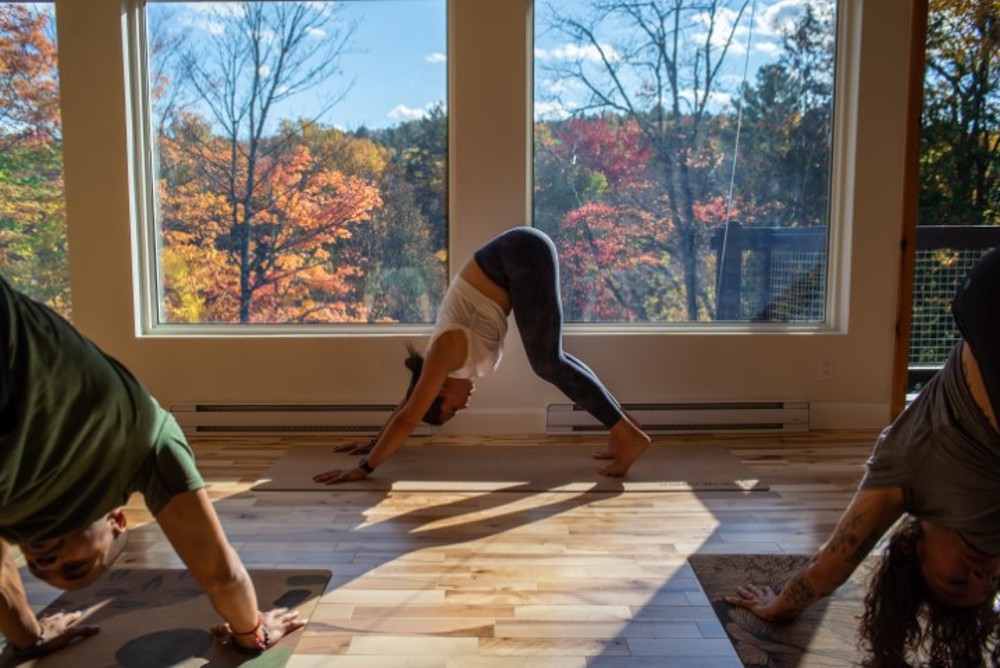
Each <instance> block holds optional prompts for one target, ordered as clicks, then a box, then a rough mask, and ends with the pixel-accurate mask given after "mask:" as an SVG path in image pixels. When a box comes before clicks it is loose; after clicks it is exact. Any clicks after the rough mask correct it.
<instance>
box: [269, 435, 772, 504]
mask: <svg viewBox="0 0 1000 668" xmlns="http://www.w3.org/2000/svg"><path fill="white" fill-rule="evenodd" d="M599 447H600V446H598V445H595V444H589V445H587V444H572V445H566V444H557V445H552V444H547V445H538V444H527V445H506V444H505V445H405V446H403V447H401V448H400V449H399V450H398V451H397V452H396V453H395V454H394V455H393V456H392V458H390V459H389V460H388V461H386V462H385V463H384V464H383V465H382V466H380V467H379V468H378V470H377V471H376V472H375V473H374V474H372V475H370V476H369V477H368V478H366V479H364V480H358V481H354V482H347V483H339V484H336V485H323V484H321V483H317V482H313V480H312V477H313V476H314V475H316V474H317V473H320V472H323V471H327V470H329V469H332V468H351V467H355V466H357V463H358V460H359V459H360V457H359V456H358V455H348V454H343V453H337V452H334V451H333V449H332V448H328V447H323V446H297V447H292V448H289V449H288V450H287V451H286V452H285V453H284V454H283V455H282V456H281V457H279V458H278V459H277V460H276V461H275V463H274V465H273V466H272V467H271V469H270V470H269V471H267V473H266V474H265V475H264V477H263V478H261V479H260V480H259V481H258V482H257V484H255V485H254V486H253V488H252V489H254V490H260V491H304V490H315V491H319V490H366V491H371V490H390V489H391V490H394V491H451V492H456V491H458V492H464V491H476V492H478V491H490V492H495V491H503V490H509V491H524V492H542V491H566V492H602V491H631V492H641V491H647V492H664V491H692V490H694V491H703V490H704V491H708V490H736V491H747V490H765V489H767V485H766V484H764V483H763V482H761V480H759V479H758V478H757V476H755V475H754V474H753V472H751V471H750V470H749V469H747V468H746V467H745V466H744V465H743V464H742V463H741V462H740V461H739V460H738V459H736V458H735V457H734V456H732V455H731V454H730V453H729V452H728V451H727V450H726V449H724V448H722V447H720V446H717V445H711V444H704V443H678V444H661V443H653V444H652V445H650V446H649V448H647V449H646V452H644V453H643V455H642V457H640V458H639V459H638V461H636V462H635V464H633V465H632V468H631V469H630V470H629V472H628V475H627V476H625V477H623V478H607V477H605V476H602V475H600V474H599V473H598V472H597V470H598V469H599V468H600V467H601V466H604V465H605V464H606V463H607V462H603V461H599V460H596V459H593V458H592V457H591V454H592V453H593V452H594V451H596V450H598V449H599Z"/></svg>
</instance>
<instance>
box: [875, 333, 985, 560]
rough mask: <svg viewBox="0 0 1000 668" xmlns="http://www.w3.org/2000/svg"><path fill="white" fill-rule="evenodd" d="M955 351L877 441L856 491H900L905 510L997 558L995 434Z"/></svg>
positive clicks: (958, 352)
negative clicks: (952, 530) (894, 488)
mask: <svg viewBox="0 0 1000 668" xmlns="http://www.w3.org/2000/svg"><path fill="white" fill-rule="evenodd" d="M961 350H962V346H961V345H958V346H956V347H955V349H954V350H953V351H952V353H951V356H950V357H949V359H948V361H947V362H946V363H945V365H944V368H942V369H941V371H940V372H938V374H937V375H936V376H935V377H934V378H933V379H932V380H931V381H930V382H929V383H928V384H927V386H926V387H924V389H923V390H922V391H921V392H920V394H919V395H917V398H916V399H914V400H913V402H912V403H911V404H910V405H909V406H908V407H907V408H906V410H905V411H903V413H902V414H901V415H900V416H899V417H898V418H897V419H896V420H895V421H894V422H893V423H892V425H890V426H889V427H887V428H886V429H885V430H884V431H883V432H882V434H881V435H880V436H879V438H878V441H877V442H876V444H875V450H874V451H873V452H872V455H871V457H870V458H869V459H868V471H867V472H866V474H865V477H864V479H863V480H862V481H861V487H862V488H863V489H871V488H880V487H900V488H902V491H903V505H904V508H905V510H906V512H908V513H910V514H911V515H913V516H915V517H917V518H919V519H923V520H928V521H931V522H934V523H937V524H940V525H942V526H945V527H949V528H951V529H954V530H955V531H958V533H959V534H960V535H961V536H962V537H963V538H964V539H965V540H966V541H967V542H968V543H969V544H970V545H972V546H973V547H975V548H976V549H978V550H980V551H982V552H985V553H987V554H990V555H1000V432H997V431H996V430H995V429H993V427H992V425H990V423H989V421H988V420H987V419H986V416H985V415H984V414H983V412H982V411H981V410H980V409H979V406H977V405H976V402H975V400H974V399H973V398H972V394H971V393H970V392H969V388H968V385H966V383H965V377H964V374H963V372H962V356H961Z"/></svg>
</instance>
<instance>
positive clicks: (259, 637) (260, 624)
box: [233, 610, 270, 652]
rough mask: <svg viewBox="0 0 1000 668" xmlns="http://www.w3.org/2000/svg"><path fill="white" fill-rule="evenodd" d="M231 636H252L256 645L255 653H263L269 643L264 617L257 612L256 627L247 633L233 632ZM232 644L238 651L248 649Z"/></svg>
mask: <svg viewBox="0 0 1000 668" xmlns="http://www.w3.org/2000/svg"><path fill="white" fill-rule="evenodd" d="M258 631H260V634H258V633H257V632H258ZM233 635H234V636H249V635H252V636H253V639H254V642H256V643H257V651H259V652H263V651H264V650H265V649H267V646H268V644H269V642H270V638H269V637H268V633H267V627H266V626H264V615H262V614H261V613H260V611H259V610H258V611H257V626H255V627H253V628H252V629H250V630H249V631H242V632H240V631H233ZM234 644H235V645H236V647H237V649H240V650H245V649H249V648H245V647H242V646H241V645H239V644H236V643H234Z"/></svg>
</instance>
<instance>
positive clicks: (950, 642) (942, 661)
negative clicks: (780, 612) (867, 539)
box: [858, 517, 1000, 668]
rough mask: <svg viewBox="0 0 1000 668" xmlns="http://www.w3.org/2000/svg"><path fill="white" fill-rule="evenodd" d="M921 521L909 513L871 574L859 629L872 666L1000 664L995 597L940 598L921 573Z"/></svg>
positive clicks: (930, 667) (999, 624) (907, 667)
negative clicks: (959, 602)
mask: <svg viewBox="0 0 1000 668" xmlns="http://www.w3.org/2000/svg"><path fill="white" fill-rule="evenodd" d="M921 536H923V528H922V527H921V524H920V520H918V519H916V518H912V517H911V518H909V519H907V520H906V521H905V522H903V523H902V524H901V525H900V526H899V527H898V528H897V529H896V530H895V531H893V533H892V535H891V536H890V537H889V541H888V544H887V546H886V549H885V552H884V554H883V556H882V559H881V561H880V563H879V565H878V566H877V568H876V569H875V571H874V572H873V573H872V576H871V580H870V582H869V586H868V593H867V594H866V595H865V608H864V613H863V615H862V617H861V626H860V628H859V629H858V634H859V644H860V645H861V647H862V649H863V650H864V651H865V652H866V653H867V655H868V656H867V657H866V659H865V662H864V665H865V666H867V667H868V668H910V667H911V666H928V668H944V667H946V666H948V667H953V666H963V667H965V666H968V667H969V668H974V667H979V666H1000V658H998V654H1000V648H998V639H1000V637H998V635H1000V616H998V614H997V611H996V610H995V608H994V599H995V597H991V598H989V599H987V600H986V601H985V602H983V603H982V604H980V605H978V606H972V607H963V608H958V607H954V606H948V605H944V604H943V603H941V602H940V601H937V600H936V599H935V598H934V596H933V594H932V593H931V591H930V588H929V587H928V586H927V584H926V583H925V582H924V578H923V575H922V574H921V567H920V559H919V558H918V556H917V545H918V542H919V541H920V538H921Z"/></svg>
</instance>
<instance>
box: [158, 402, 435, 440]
mask: <svg viewBox="0 0 1000 668" xmlns="http://www.w3.org/2000/svg"><path fill="white" fill-rule="evenodd" d="M395 408H396V407H395V405H393V404H249V403H248V404H234V403H229V404H226V403H181V404H174V405H173V406H171V407H170V412H171V413H173V415H174V417H175V418H176V419H177V423H178V424H180V426H181V429H183V430H184V431H185V432H186V433H198V434H210V433H217V434H280V433H303V432H316V433H336V434H345V435H350V434H376V433H378V431H379V430H380V429H381V428H382V425H384V424H385V422H386V420H388V419H389V416H390V415H392V411H393V410H394V409H395ZM428 433H430V427H428V426H425V425H421V426H420V427H418V428H417V430H416V431H415V432H414V435H415V436H420V435H426V434H428Z"/></svg>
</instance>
